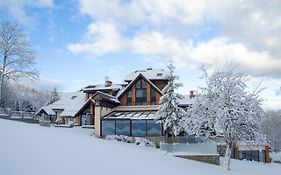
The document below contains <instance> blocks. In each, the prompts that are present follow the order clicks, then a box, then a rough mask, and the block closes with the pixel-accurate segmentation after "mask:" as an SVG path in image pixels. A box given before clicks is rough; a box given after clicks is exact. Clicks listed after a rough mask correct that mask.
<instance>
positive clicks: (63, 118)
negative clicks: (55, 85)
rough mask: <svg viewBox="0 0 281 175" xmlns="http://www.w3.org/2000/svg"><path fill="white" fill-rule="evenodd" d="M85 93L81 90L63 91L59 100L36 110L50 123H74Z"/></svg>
mask: <svg viewBox="0 0 281 175" xmlns="http://www.w3.org/2000/svg"><path fill="white" fill-rule="evenodd" d="M84 102H85V94H84V93H83V91H82V90H80V91H77V92H68V93H63V94H62V95H61V97H60V100H58V101H56V102H54V103H52V104H50V105H47V106H43V107H42V108H40V109H39V111H38V112H37V115H41V116H42V117H43V118H44V119H45V120H51V122H52V123H55V122H59V123H61V124H69V123H76V117H77V116H76V115H75V114H76V113H77V112H78V110H79V109H80V108H81V107H82V106H83V105H84Z"/></svg>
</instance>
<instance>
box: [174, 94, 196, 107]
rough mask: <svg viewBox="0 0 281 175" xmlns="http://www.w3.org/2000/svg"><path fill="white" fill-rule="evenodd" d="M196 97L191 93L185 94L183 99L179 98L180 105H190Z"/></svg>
mask: <svg viewBox="0 0 281 175" xmlns="http://www.w3.org/2000/svg"><path fill="white" fill-rule="evenodd" d="M195 99H196V98H195V97H192V98H190V96H189V95H183V98H182V99H178V102H179V106H189V105H192V104H193V103H194V102H195Z"/></svg>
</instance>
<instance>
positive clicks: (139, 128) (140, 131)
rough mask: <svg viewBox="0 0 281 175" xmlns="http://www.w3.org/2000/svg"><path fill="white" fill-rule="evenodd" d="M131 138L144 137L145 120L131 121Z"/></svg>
mask: <svg viewBox="0 0 281 175" xmlns="http://www.w3.org/2000/svg"><path fill="white" fill-rule="evenodd" d="M131 127H132V136H146V120H132V125H131Z"/></svg>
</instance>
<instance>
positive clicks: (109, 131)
mask: <svg viewBox="0 0 281 175" xmlns="http://www.w3.org/2000/svg"><path fill="white" fill-rule="evenodd" d="M102 134H103V135H115V120H104V121H102Z"/></svg>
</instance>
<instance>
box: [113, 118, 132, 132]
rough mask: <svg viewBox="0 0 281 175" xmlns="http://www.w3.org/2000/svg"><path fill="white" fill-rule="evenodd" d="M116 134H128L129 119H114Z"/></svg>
mask: <svg viewBox="0 0 281 175" xmlns="http://www.w3.org/2000/svg"><path fill="white" fill-rule="evenodd" d="M116 135H126V136H129V135H130V120H116Z"/></svg>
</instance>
